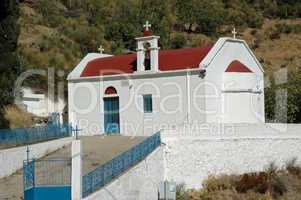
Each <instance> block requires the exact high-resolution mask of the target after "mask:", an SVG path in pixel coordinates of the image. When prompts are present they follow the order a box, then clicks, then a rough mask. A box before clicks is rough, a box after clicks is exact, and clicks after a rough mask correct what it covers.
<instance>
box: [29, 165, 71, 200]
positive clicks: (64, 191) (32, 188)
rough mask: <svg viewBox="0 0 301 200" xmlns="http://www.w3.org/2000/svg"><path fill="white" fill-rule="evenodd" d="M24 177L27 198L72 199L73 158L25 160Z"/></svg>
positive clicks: (30, 199)
mask: <svg viewBox="0 0 301 200" xmlns="http://www.w3.org/2000/svg"><path fill="white" fill-rule="evenodd" d="M23 178H24V199H25V200H41V199H43V200H53V199H56V200H71V159H49V160H34V159H33V160H28V161H24V164H23Z"/></svg>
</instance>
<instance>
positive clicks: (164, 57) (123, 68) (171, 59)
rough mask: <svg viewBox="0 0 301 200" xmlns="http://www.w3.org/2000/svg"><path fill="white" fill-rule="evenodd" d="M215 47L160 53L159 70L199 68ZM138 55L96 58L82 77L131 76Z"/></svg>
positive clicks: (85, 69) (86, 68)
mask: <svg viewBox="0 0 301 200" xmlns="http://www.w3.org/2000/svg"><path fill="white" fill-rule="evenodd" d="M212 47H213V45H207V46H205V47H197V48H182V49H168V50H160V51H159V70H160V71H173V70H181V69H193V68H198V67H199V64H200V63H201V61H202V60H203V59H204V58H205V57H206V55H207V54H208V53H209V51H210V50H211V48H212ZM136 55H137V54H136V53H131V54H123V55H114V56H109V57H103V58H96V59H94V60H91V61H90V62H88V64H87V65H86V67H85V68H84V70H83V71H82V73H81V77H88V76H100V75H116V74H130V73H133V72H134V71H135V69H136V62H137V61H136V60H137V59H136Z"/></svg>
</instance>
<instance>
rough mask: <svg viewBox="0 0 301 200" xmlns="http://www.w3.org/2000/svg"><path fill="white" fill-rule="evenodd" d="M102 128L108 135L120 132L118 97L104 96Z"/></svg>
mask: <svg viewBox="0 0 301 200" xmlns="http://www.w3.org/2000/svg"><path fill="white" fill-rule="evenodd" d="M103 101H104V128H105V133H106V134H108V135H112V134H119V133H120V119H119V117H120V116H119V97H105V98H104V99H103Z"/></svg>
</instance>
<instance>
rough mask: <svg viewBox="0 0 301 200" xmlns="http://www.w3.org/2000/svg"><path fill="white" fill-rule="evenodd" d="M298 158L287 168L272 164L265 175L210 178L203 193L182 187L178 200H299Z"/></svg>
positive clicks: (300, 172) (263, 173)
mask: <svg viewBox="0 0 301 200" xmlns="http://www.w3.org/2000/svg"><path fill="white" fill-rule="evenodd" d="M296 163H297V162H296V159H292V160H290V161H288V162H287V164H286V166H285V167H284V169H279V168H277V167H276V166H275V165H274V164H273V163H272V164H270V165H269V166H268V167H267V169H266V170H265V171H263V172H258V173H248V174H242V175H220V176H210V177H209V178H208V179H207V180H206V181H204V182H203V188H202V189H200V190H186V189H185V186H184V185H180V186H179V187H178V190H177V200H300V199H301V167H300V166H298V165H297V164H296Z"/></svg>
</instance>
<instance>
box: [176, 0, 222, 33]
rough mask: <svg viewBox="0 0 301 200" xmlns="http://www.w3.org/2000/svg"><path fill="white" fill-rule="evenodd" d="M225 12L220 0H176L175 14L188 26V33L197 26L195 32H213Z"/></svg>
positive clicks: (220, 22)
mask: <svg viewBox="0 0 301 200" xmlns="http://www.w3.org/2000/svg"><path fill="white" fill-rule="evenodd" d="M225 14H226V12H225V5H224V3H223V2H222V1H221V0H211V1H206V0H187V1H181V0H177V1H176V15H177V17H178V20H179V21H180V22H181V23H183V24H185V25H187V26H188V28H187V32H188V33H191V32H192V31H193V27H194V26H197V27H198V28H197V32H202V33H205V34H207V35H212V34H214V33H215V32H216V29H217V28H218V27H219V26H220V25H221V24H222V23H223V20H224V17H225Z"/></svg>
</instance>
